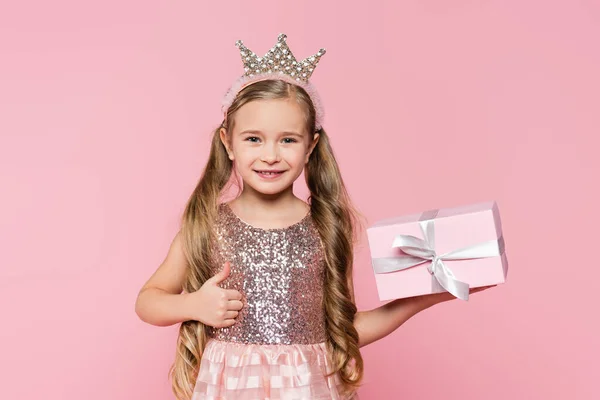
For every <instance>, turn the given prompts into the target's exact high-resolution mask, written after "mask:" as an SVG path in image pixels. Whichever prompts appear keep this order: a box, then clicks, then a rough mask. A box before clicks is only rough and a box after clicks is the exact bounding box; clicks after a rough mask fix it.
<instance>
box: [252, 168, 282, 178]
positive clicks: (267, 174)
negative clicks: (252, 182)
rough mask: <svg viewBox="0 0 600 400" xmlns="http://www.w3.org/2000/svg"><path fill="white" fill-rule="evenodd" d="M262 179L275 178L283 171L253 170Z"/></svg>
mask: <svg viewBox="0 0 600 400" xmlns="http://www.w3.org/2000/svg"><path fill="white" fill-rule="evenodd" d="M254 172H256V173H257V174H258V176H260V177H261V178H263V179H276V178H278V177H280V176H281V175H283V173H284V172H285V171H282V170H254Z"/></svg>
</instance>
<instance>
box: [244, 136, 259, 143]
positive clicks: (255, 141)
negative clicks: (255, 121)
mask: <svg viewBox="0 0 600 400" xmlns="http://www.w3.org/2000/svg"><path fill="white" fill-rule="evenodd" d="M245 140H247V141H248V142H253V143H257V142H258V141H259V140H260V139H259V138H258V137H257V136H248V137H247V138H246V139H245Z"/></svg>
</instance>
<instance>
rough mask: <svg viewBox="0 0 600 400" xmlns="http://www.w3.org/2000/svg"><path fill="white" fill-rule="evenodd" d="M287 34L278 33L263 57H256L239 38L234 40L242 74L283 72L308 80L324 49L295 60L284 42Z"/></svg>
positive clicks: (297, 78) (249, 75) (296, 78)
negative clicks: (241, 66)
mask: <svg viewBox="0 0 600 400" xmlns="http://www.w3.org/2000/svg"><path fill="white" fill-rule="evenodd" d="M286 39H287V35H285V34H283V33H282V34H280V35H279V36H278V37H277V43H276V44H275V46H273V47H272V48H271V49H270V50H269V51H267V54H265V55H264V56H263V57H258V56H257V55H256V54H255V53H254V52H252V51H251V50H250V49H248V48H247V47H246V46H244V43H243V42H242V41H241V40H238V41H237V42H235V45H236V46H237V47H238V48H239V49H240V55H241V57H242V62H243V63H244V71H245V72H244V75H243V76H248V77H252V76H254V75H255V74H273V73H274V74H277V73H279V74H285V75H288V76H290V77H291V78H293V79H295V80H297V81H302V82H308V79H309V78H310V76H311V75H312V73H313V71H314V70H315V68H316V66H317V64H318V63H319V60H320V59H321V56H322V55H323V54H325V49H320V50H319V51H318V52H317V53H315V54H314V55H312V56H309V57H306V58H305V59H304V60H302V61H297V60H296V57H294V55H293V54H292V51H291V50H290V48H289V47H288V45H287V43H286Z"/></svg>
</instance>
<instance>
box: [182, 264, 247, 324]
mask: <svg viewBox="0 0 600 400" xmlns="http://www.w3.org/2000/svg"><path fill="white" fill-rule="evenodd" d="M230 272H231V264H230V263H229V262H226V263H225V265H224V266H223V269H222V270H221V272H219V273H218V274H216V275H215V276H213V277H211V278H210V279H208V280H207V281H206V282H204V284H203V285H202V287H200V289H198V290H197V291H195V292H192V293H187V294H185V296H187V299H186V305H187V307H188V309H189V310H191V312H190V314H191V316H192V318H191V319H193V320H197V321H200V322H202V323H203V324H205V325H209V326H212V327H215V328H225V327H228V326H231V325H233V324H235V322H236V320H235V318H236V317H237V316H238V312H239V310H241V309H242V307H243V303H242V301H241V300H242V294H241V293H240V292H239V291H237V290H233V289H223V288H221V287H219V283H221V282H223V281H224V280H225V279H227V277H228V276H229V273H230Z"/></svg>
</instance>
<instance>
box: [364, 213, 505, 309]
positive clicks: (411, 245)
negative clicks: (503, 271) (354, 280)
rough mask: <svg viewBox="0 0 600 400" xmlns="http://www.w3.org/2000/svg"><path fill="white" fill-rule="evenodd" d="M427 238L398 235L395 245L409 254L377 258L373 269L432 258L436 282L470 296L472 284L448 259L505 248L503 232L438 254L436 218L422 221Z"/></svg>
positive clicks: (387, 269)
mask: <svg viewBox="0 0 600 400" xmlns="http://www.w3.org/2000/svg"><path fill="white" fill-rule="evenodd" d="M419 226H420V228H421V232H422V233H423V239H419V238H418V237H415V236H412V235H398V236H396V237H395V238H394V242H393V244H392V247H393V248H399V249H400V250H402V251H403V252H404V253H406V254H402V255H398V256H397V257H388V258H386V257H382V258H374V259H373V269H374V271H375V273H376V274H385V273H389V272H396V271H402V270H404V269H407V268H411V267H414V266H417V265H419V264H423V263H425V262H428V261H431V264H430V265H429V266H428V267H427V271H429V273H430V274H431V276H432V284H433V285H434V288H435V286H437V285H439V286H441V288H443V289H444V290H446V291H447V292H449V293H451V294H452V295H453V296H454V297H457V298H459V299H462V300H465V301H466V300H469V284H468V283H465V282H461V281H459V280H458V279H456V276H454V273H453V272H452V270H450V268H448V267H447V266H446V264H444V260H468V259H475V258H488V257H496V256H500V255H501V254H502V252H503V251H504V239H503V238H502V236H501V237H500V238H498V239H496V240H489V241H487V242H482V243H477V244H474V245H471V246H467V247H463V248H461V249H457V250H453V251H449V252H447V253H445V254H442V255H438V254H437V253H436V251H435V225H434V220H433V219H430V220H427V221H419Z"/></svg>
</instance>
